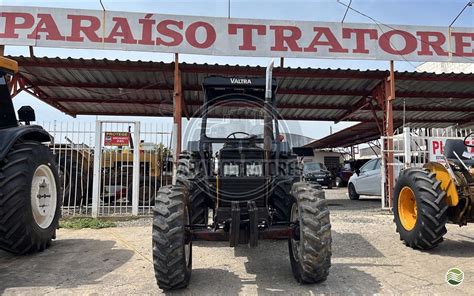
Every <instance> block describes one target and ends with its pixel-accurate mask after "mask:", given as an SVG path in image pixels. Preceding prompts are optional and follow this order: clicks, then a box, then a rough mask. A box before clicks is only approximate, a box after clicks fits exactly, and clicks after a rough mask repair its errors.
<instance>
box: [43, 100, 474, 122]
mask: <svg viewBox="0 0 474 296" xmlns="http://www.w3.org/2000/svg"><path fill="white" fill-rule="evenodd" d="M49 99H50V100H52V101H57V102H62V103H104V104H146V105H171V104H172V101H171V100H170V99H167V98H166V99H160V100H157V99H154V100H150V99H138V98H137V99H132V100H130V99H129V98H123V99H116V98H114V99H104V98H83V99H80V98H58V97H50V98H49ZM184 103H185V105H186V106H202V102H201V101H197V100H184ZM277 107H278V108H279V109H312V110H340V111H345V110H347V109H345V107H344V106H335V105H332V104H321V103H316V104H313V103H305V104H303V103H293V104H290V103H279V104H278V105H277ZM359 110H360V111H372V110H371V108H370V104H368V106H365V107H363V108H360V109H359ZM378 110H380V109H378ZM393 110H394V111H403V106H394V107H393ZM374 111H375V110H374ZM405 111H407V112H409V111H419V112H431V111H432V112H462V113H472V112H474V108H473V107H457V106H450V107H446V106H444V107H438V106H437V105H433V106H430V107H429V108H426V107H421V106H406V107H405ZM341 121H342V120H341Z"/></svg>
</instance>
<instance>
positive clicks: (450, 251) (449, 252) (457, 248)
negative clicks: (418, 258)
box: [424, 236, 474, 258]
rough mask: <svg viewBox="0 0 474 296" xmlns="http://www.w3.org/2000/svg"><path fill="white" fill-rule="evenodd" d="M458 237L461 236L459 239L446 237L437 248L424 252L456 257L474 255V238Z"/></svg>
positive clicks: (470, 256)
mask: <svg viewBox="0 0 474 296" xmlns="http://www.w3.org/2000/svg"><path fill="white" fill-rule="evenodd" d="M456 238H459V240H458V239H456V240H452V239H445V240H444V241H443V242H442V243H441V244H439V245H438V246H437V247H436V248H434V249H432V250H428V251H424V252H427V253H429V254H432V255H438V256H446V257H455V258H456V257H458V258H459V257H469V258H472V257H474V238H468V239H470V240H464V239H460V237H459V236H457V237H456Z"/></svg>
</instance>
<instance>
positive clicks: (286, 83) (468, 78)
mask: <svg viewBox="0 0 474 296" xmlns="http://www.w3.org/2000/svg"><path fill="white" fill-rule="evenodd" d="M13 58H14V59H16V60H17V61H18V62H19V65H20V74H21V75H22V76H24V77H25V78H27V79H28V80H29V81H30V82H31V84H32V85H33V86H37V87H38V89H39V90H41V91H42V92H43V93H44V94H40V95H41V96H46V97H45V98H43V99H45V101H48V100H47V99H48V98H53V100H60V101H61V105H62V106H64V108H65V110H64V111H66V112H68V113H70V114H98V113H100V112H107V113H110V114H117V115H121V114H127V115H131V114H133V115H149V114H150V113H152V114H155V113H157V114H160V115H157V116H170V115H172V110H173V107H172V102H173V92H174V91H173V79H174V73H173V69H174V64H173V63H162V62H143V61H118V60H106V59H104V60H96V59H91V60H86V59H72V58H68V59H60V58H37V57H33V58H29V57H13ZM180 70H181V77H182V86H183V96H184V100H185V105H188V109H189V110H190V111H191V113H194V112H196V111H197V110H198V109H199V106H200V105H201V104H202V91H201V82H202V80H203V79H204V78H205V77H206V76H209V75H226V76H229V75H233V76H263V75H264V72H265V69H264V68H263V67H250V66H238V65H237V66H229V65H208V64H186V63H182V64H180ZM388 74H389V73H388V71H378V70H377V71H360V70H348V69H346V70H344V69H337V70H331V69H310V68H306V69H302V68H296V69H291V68H279V67H277V68H275V69H274V75H275V77H276V78H277V80H278V83H279V90H280V91H282V92H289V93H287V94H284V93H279V94H277V102H278V106H279V108H278V109H279V112H280V113H281V114H282V115H283V116H286V117H288V118H291V119H302V120H331V121H334V120H338V118H340V117H341V116H343V115H348V116H346V118H345V120H351V121H357V120H362V121H371V120H373V116H372V112H371V111H370V109H369V108H368V107H367V106H365V107H363V108H362V109H360V110H358V111H355V112H353V113H351V114H348V113H350V112H348V111H350V110H351V109H352V108H354V107H355V106H356V104H357V103H358V102H359V101H360V99H361V98H362V97H363V96H364V95H369V96H370V95H371V92H372V90H373V89H374V88H375V87H376V86H377V85H378V84H379V83H381V82H382V81H383V79H385V78H386V77H387V76H388ZM395 77H396V86H397V94H396V99H395V101H394V103H393V104H394V110H395V118H396V119H398V118H403V114H402V115H400V112H401V111H402V109H403V102H405V108H406V109H407V112H406V113H405V115H406V120H407V122H410V121H420V123H422V124H427V123H432V124H437V123H436V122H435V121H436V120H441V121H450V122H447V123H448V124H451V123H452V122H451V121H462V122H463V123H465V124H468V123H469V120H471V121H472V120H474V118H472V117H471V118H469V114H470V113H474V74H452V73H448V74H441V75H439V74H433V73H423V72H422V73H418V72H396V73H395ZM298 93H300V94H298ZM404 93H405V94H406V95H405V98H404V97H402V95H403V94H404ZM450 93H451V94H455V97H453V98H450V95H449V94H450ZM420 94H421V95H420ZM424 94H426V95H424ZM432 96H434V97H436V98H432ZM451 96H452V95H451ZM107 101H109V102H107ZM110 101H112V102H115V103H111V102H110ZM150 106H151V107H150ZM156 106H159V107H156ZM156 108H161V109H160V110H162V111H160V112H156ZM165 109H167V110H165ZM437 109H438V110H440V112H436V110H437ZM441 109H442V110H441ZM378 113H381V112H380V111H378ZM211 115H212V114H211ZM215 115H216V116H217V115H219V114H218V113H215ZM379 115H380V114H379ZM445 123H446V122H445ZM445 123H443V124H445Z"/></svg>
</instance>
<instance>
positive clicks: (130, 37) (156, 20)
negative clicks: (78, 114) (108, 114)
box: [0, 6, 474, 63]
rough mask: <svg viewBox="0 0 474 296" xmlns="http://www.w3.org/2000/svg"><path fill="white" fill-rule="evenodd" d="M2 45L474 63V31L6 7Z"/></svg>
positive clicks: (0, 20)
mask: <svg viewBox="0 0 474 296" xmlns="http://www.w3.org/2000/svg"><path fill="white" fill-rule="evenodd" d="M0 7H1V8H0V44H3V45H22V46H37V47H57V48H83V49H106V50H135V51H147V52H169V53H176V52H177V53H183V54H200V55H216V56H252V57H256V56H257V57H258V56H260V57H288V58H331V59H368V60H402V61H414V62H429V61H433V62H466V63H472V62H473V61H474V29H473V28H451V30H450V29H448V27H430V26H405V25H403V26H402V25H391V26H390V27H385V26H384V27H381V26H379V25H377V24H363V23H352V24H351V23H344V24H341V23H339V22H337V23H336V22H308V21H286V20H257V19H255V20H252V19H234V18H218V17H200V16H183V15H166V14H152V13H131V12H116V11H106V12H103V11H99V10H80V9H60V8H46V7H28V6H21V7H20V6H0Z"/></svg>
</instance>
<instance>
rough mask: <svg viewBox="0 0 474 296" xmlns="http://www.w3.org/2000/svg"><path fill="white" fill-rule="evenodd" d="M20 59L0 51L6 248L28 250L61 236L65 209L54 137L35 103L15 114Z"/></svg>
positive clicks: (0, 228)
mask: <svg viewBox="0 0 474 296" xmlns="http://www.w3.org/2000/svg"><path fill="white" fill-rule="evenodd" d="M16 71H18V65H17V63H16V62H15V61H13V60H10V59H6V58H4V57H0V249H3V250H6V251H8V252H11V253H14V254H25V253H31V252H36V251H42V250H44V249H46V248H47V247H48V246H49V245H50V243H51V240H52V239H53V238H55V236H56V229H57V228H58V224H59V217H60V211H61V200H62V198H61V194H60V192H61V191H60V186H59V185H60V182H59V177H58V173H57V171H58V170H57V166H56V164H55V158H54V156H53V154H52V153H51V151H50V149H49V148H48V146H47V145H45V144H44V143H47V142H50V141H51V137H50V135H49V134H48V132H46V131H45V130H44V129H43V128H42V127H40V126H37V125H30V123H31V122H32V121H34V120H35V114H34V111H33V109H32V108H31V107H29V106H24V107H21V108H20V110H19V111H18V115H19V116H18V117H19V121H20V122H23V123H24V125H20V124H19V123H18V120H17V119H16V116H15V109H14V108H13V103H12V99H11V96H10V91H9V89H8V80H7V75H10V74H14V73H15V72H16Z"/></svg>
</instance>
